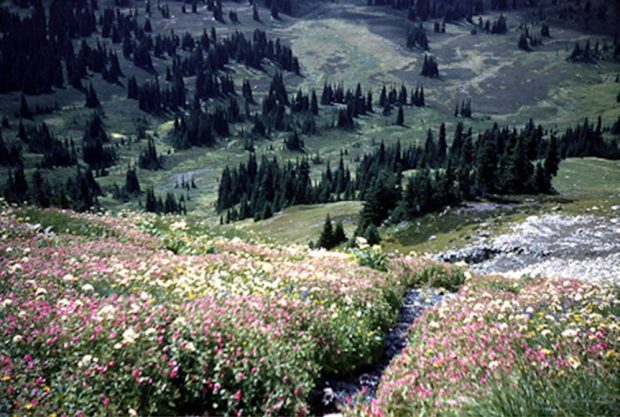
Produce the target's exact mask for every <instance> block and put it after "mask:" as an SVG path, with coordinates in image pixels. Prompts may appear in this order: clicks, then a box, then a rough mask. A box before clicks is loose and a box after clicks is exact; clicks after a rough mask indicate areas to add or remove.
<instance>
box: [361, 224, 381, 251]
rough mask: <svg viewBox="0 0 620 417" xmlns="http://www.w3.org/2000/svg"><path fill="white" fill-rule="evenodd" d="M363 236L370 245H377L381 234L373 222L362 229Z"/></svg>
mask: <svg viewBox="0 0 620 417" xmlns="http://www.w3.org/2000/svg"><path fill="white" fill-rule="evenodd" d="M363 238H364V239H366V242H368V244H369V245H371V246H372V245H378V244H379V243H380V242H381V236H380V235H379V231H378V230H377V227H376V226H375V225H374V224H370V225H368V227H367V228H366V230H364V235H363Z"/></svg>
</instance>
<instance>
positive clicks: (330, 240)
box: [310, 214, 347, 250]
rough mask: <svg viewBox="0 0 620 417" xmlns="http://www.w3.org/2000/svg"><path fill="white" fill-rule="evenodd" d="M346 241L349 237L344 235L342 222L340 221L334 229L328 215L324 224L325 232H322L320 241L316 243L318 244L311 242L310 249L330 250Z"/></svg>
mask: <svg viewBox="0 0 620 417" xmlns="http://www.w3.org/2000/svg"><path fill="white" fill-rule="evenodd" d="M346 241H347V236H346V234H345V233H344V227H343V226H342V222H341V221H338V222H337V223H336V227H335V228H334V226H333V224H332V220H331V218H330V216H329V214H328V215H327V217H326V218H325V222H324V223H323V230H322V231H321V235H320V236H319V240H318V241H317V242H316V244H314V243H313V242H311V243H310V247H317V248H324V249H327V250H329V249H333V248H335V247H336V246H338V245H340V244H341V243H344V242H346Z"/></svg>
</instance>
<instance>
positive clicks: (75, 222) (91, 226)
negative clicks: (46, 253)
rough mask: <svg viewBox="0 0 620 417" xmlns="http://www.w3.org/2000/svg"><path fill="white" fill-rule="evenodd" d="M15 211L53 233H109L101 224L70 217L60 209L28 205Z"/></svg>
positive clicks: (90, 234)
mask: <svg viewBox="0 0 620 417" xmlns="http://www.w3.org/2000/svg"><path fill="white" fill-rule="evenodd" d="M16 213H17V214H18V216H19V217H21V218H22V219H23V221H24V222H28V223H30V224H39V225H41V227H42V228H43V229H47V228H50V229H51V230H50V231H52V232H54V233H70V234H73V235H79V236H104V235H106V234H109V233H110V232H109V230H107V229H106V228H105V227H104V226H103V225H99V224H95V223H93V222H89V221H88V220H85V219H78V218H75V217H71V216H69V215H67V214H65V213H63V212H61V211H50V210H43V209H40V208H36V207H28V208H23V209H19V210H17V211H16Z"/></svg>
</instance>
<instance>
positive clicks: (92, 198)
mask: <svg viewBox="0 0 620 417" xmlns="http://www.w3.org/2000/svg"><path fill="white" fill-rule="evenodd" d="M100 195H101V188H100V187H99V185H98V184H97V181H96V180H95V178H94V176H93V174H92V171H90V170H84V169H82V168H80V167H79V166H78V167H77V168H76V172H75V174H74V175H73V176H71V177H69V178H67V180H66V181H64V182H63V181H57V182H50V181H49V180H48V179H46V178H45V177H44V175H43V173H42V171H40V170H38V169H37V170H35V171H34V172H33V174H32V176H31V177H30V181H28V180H27V178H26V175H25V173H24V168H23V166H19V167H17V168H16V169H14V170H10V171H9V177H8V180H7V182H6V184H5V186H4V198H5V199H6V200H7V201H8V202H10V203H15V204H24V203H25V204H33V205H36V206H39V207H50V206H54V207H60V208H68V209H72V210H76V211H89V210H93V209H97V208H98V207H99V201H98V199H97V197H98V196H100Z"/></svg>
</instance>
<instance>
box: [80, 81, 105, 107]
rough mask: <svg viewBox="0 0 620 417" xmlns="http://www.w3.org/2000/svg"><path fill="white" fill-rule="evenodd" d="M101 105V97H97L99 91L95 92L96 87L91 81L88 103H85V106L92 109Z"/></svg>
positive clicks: (87, 96) (87, 92)
mask: <svg viewBox="0 0 620 417" xmlns="http://www.w3.org/2000/svg"><path fill="white" fill-rule="evenodd" d="M100 105H101V103H100V102H99V98H98V97H97V93H96V92H95V89H94V87H93V83H90V85H89V87H88V90H86V103H85V104H84V106H85V107H88V108H90V109H96V108H97V107H99V106H100Z"/></svg>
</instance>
